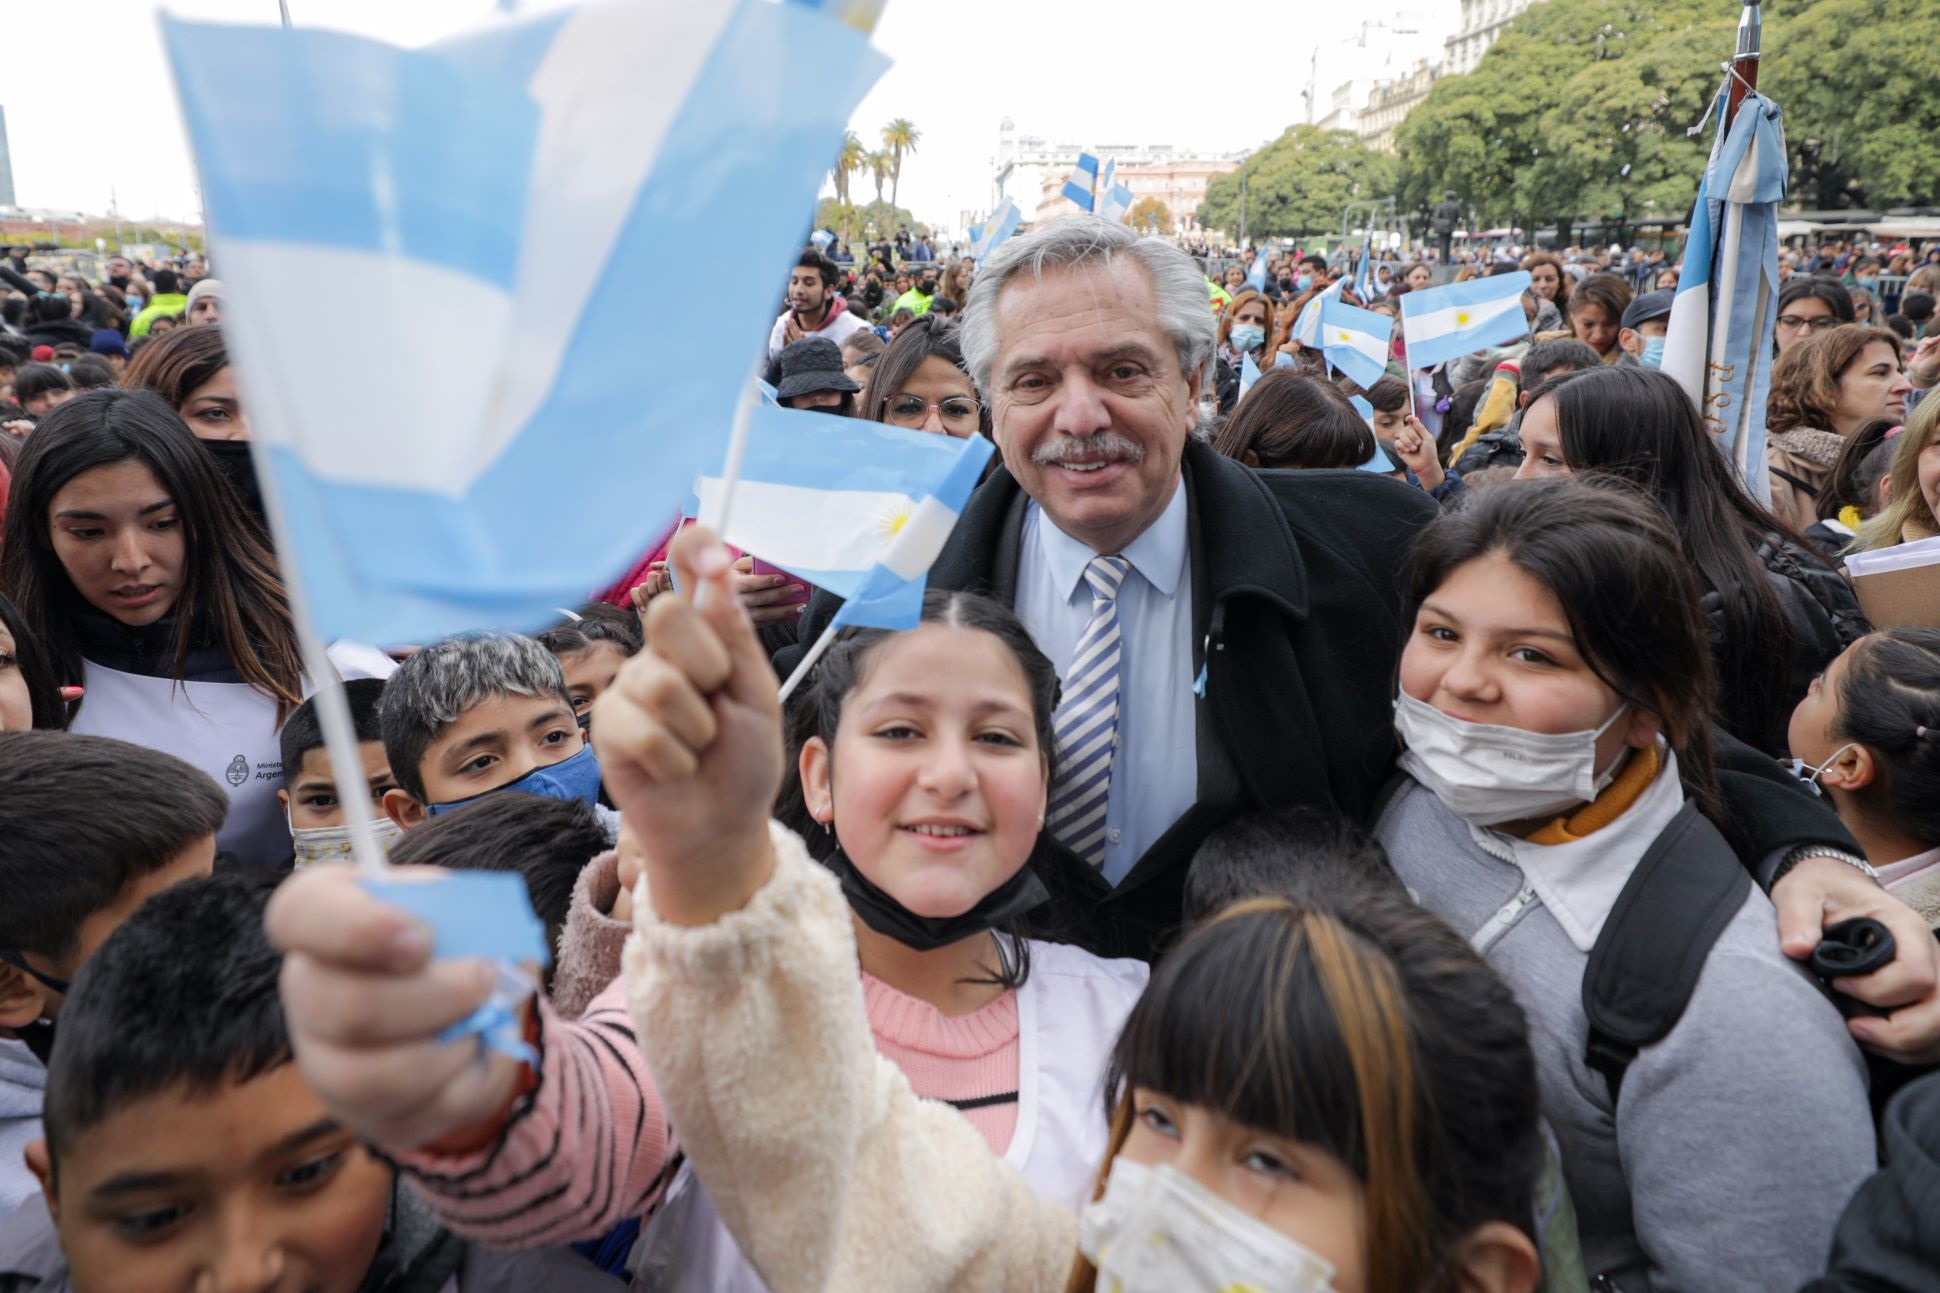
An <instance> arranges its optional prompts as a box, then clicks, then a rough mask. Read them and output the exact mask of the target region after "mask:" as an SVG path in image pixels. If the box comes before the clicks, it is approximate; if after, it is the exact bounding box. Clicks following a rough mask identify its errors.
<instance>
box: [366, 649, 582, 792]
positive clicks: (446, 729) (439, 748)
mask: <svg viewBox="0 0 1940 1293" xmlns="http://www.w3.org/2000/svg"><path fill="white" fill-rule="evenodd" d="M379 712H380V715H381V717H382V722H383V730H384V752H385V754H386V755H387V756H388V758H389V759H390V764H391V774H392V776H394V777H396V778H397V786H396V788H394V789H392V790H390V791H387V792H386V793H385V795H384V811H385V812H387V813H389V814H390V817H391V820H392V821H394V822H396V823H397V824H398V825H399V826H401V827H403V828H404V829H405V830H410V829H411V828H412V827H414V826H416V825H418V824H419V823H421V822H423V821H425V820H426V819H427V818H429V817H435V816H437V815H438V814H439V813H443V812H449V811H450V810H451V809H453V808H456V807H458V806H459V805H460V804H463V803H467V802H469V801H471V800H473V799H476V798H477V797H479V796H480V795H484V794H489V793H491V792H492V791H495V790H508V789H509V790H523V791H527V792H529V793H531V794H537V795H545V796H547V797H548V798H552V799H583V800H585V801H586V802H587V803H589V804H591V803H594V802H596V801H597V799H598V796H599V785H600V777H599V764H598V762H597V761H596V760H595V759H594V757H593V747H592V746H591V745H589V744H587V742H586V736H585V733H584V732H582V731H581V730H580V728H579V724H578V723H577V721H575V719H574V716H573V703H572V696H571V694H570V693H569V692H568V691H567V689H566V676H565V673H564V672H563V671H562V670H561V668H560V665H559V661H558V660H556V659H554V658H553V656H552V654H551V653H550V652H549V651H547V650H546V649H545V648H544V647H543V646H540V645H539V644H538V643H537V642H535V641H533V640H532V639H531V638H529V637H523V636H521V635H519V634H517V633H467V634H461V635H460V636H458V637H451V638H446V639H445V640H444V641H442V642H437V643H434V644H433V645H431V646H428V647H426V648H425V649H424V650H422V651H419V652H418V653H417V654H416V655H413V656H412V657H411V658H410V659H408V660H406V661H405V662H404V663H403V664H402V665H400V666H398V670H397V672H396V673H394V674H392V675H391V678H390V681H389V682H388V683H386V684H385V688H384V699H383V703H382V704H381V705H380V706H379Z"/></svg>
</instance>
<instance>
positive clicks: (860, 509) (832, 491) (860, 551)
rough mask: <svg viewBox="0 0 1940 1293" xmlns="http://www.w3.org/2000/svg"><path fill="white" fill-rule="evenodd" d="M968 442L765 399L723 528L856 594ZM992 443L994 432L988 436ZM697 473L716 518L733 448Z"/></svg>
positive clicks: (811, 576) (706, 512) (815, 579)
mask: <svg viewBox="0 0 1940 1293" xmlns="http://www.w3.org/2000/svg"><path fill="white" fill-rule="evenodd" d="M965 443H966V442H965V441H962V440H954V439H952V438H950V437H949V436H945V435H936V434H934V433H932V432H928V431H907V430H904V429H903V428H901V427H894V426H889V425H886V424H885V423H881V422H868V421H864V420H862V419H860V418H840V417H833V416H831V415H829V414H827V413H810V412H807V411H805V410H800V409H785V408H778V407H772V406H768V405H758V406H756V407H755V408H754V409H753V410H751V412H750V415H749V420H748V445H747V451H746V455H745V457H744V458H743V459H742V463H741V477H740V481H739V483H737V484H736V485H735V488H734V506H733V507H732V508H731V509H730V510H729V513H728V518H727V525H726V526H725V528H724V529H723V530H722V534H721V537H722V538H724V539H726V540H727V541H728V542H729V543H731V544H733V545H734V546H735V547H737V548H740V549H741V550H742V551H744V552H749V553H752V554H753V555H755V556H757V557H759V558H761V559H762V560H763V561H766V562H768V563H769V564H770V565H775V566H779V567H781V568H782V569H783V570H786V571H787V572H788V573H789V574H791V575H794V576H795V577H797V578H798V579H802V580H805V581H807V582H808V583H811V584H814V585H815V586H817V587H818V588H826V589H828V590H829V591H830V592H832V593H834V594H836V595H837V596H839V597H852V596H854V595H855V594H856V593H857V592H858V591H859V590H860V589H861V588H862V586H863V583H864V581H866V580H867V579H868V577H869V572H870V570H871V569H872V568H873V567H875V566H876V564H877V563H878V562H881V561H882V560H884V558H885V556H886V555H887V553H888V552H889V549H890V545H891V543H892V541H893V540H895V539H896V538H897V537H898V536H899V534H900V533H901V532H902V531H903V530H905V529H907V528H908V526H909V524H910V523H911V522H912V521H914V520H916V519H918V514H919V512H920V511H921V508H922V505H923V504H924V501H925V500H926V499H928V498H930V497H931V496H932V495H935V494H937V493H938V491H939V490H940V489H941V488H942V487H943V482H945V481H947V480H949V479H950V474H951V472H952V471H953V470H954V469H955V468H956V467H957V466H958V465H959V463H960V462H961V459H962V453H963V446H964V444H965ZM986 443H987V442H986ZM714 458H715V461H714V462H713V463H712V464H710V465H709V467H708V469H707V470H706V471H704V472H703V473H702V474H701V476H700V479H699V480H698V481H696V482H695V486H694V488H695V492H696V494H697V495H698V496H699V499H700V509H699V515H700V517H701V519H702V520H703V521H705V522H708V523H709V524H715V523H716V522H717V518H718V517H719V515H720V511H721V502H722V499H723V497H724V496H725V493H726V482H725V480H724V478H723V469H724V466H725V454H724V453H723V451H722V450H721V449H720V448H719V447H716V449H715V450H714Z"/></svg>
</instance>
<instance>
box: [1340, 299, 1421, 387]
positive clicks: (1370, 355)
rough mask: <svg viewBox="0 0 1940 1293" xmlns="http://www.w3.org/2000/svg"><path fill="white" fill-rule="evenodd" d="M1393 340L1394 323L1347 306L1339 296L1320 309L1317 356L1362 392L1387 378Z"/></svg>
mask: <svg viewBox="0 0 1940 1293" xmlns="http://www.w3.org/2000/svg"><path fill="white" fill-rule="evenodd" d="M1404 299H1405V298H1404ZM1393 336H1394V320H1393V319H1390V318H1389V317H1388V316H1387V315H1385V314H1381V313H1378V312H1376V311H1374V310H1363V309H1360V308H1359V307H1357V306H1352V305H1349V304H1348V303H1347V302H1346V301H1343V300H1342V299H1341V298H1340V297H1339V296H1334V297H1330V298H1329V299H1328V300H1327V303H1326V304H1325V305H1323V306H1321V307H1320V351H1321V354H1322V355H1324V356H1325V357H1326V359H1327V362H1328V363H1330V364H1332V365H1333V366H1334V367H1336V368H1338V369H1340V370H1341V371H1342V372H1343V373H1346V374H1347V375H1348V376H1349V377H1351V378H1353V379H1354V381H1355V383H1356V384H1357V385H1359V386H1360V388H1361V389H1362V390H1366V389H1367V388H1368V387H1370V386H1372V385H1374V383H1376V382H1378V381H1380V380H1381V378H1382V377H1384V376H1386V375H1387V371H1388V343H1389V341H1390V340H1391V339H1392V338H1393Z"/></svg>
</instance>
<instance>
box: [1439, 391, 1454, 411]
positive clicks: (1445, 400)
mask: <svg viewBox="0 0 1940 1293" xmlns="http://www.w3.org/2000/svg"><path fill="white" fill-rule="evenodd" d="M1452 402H1453V401H1451V400H1450V399H1449V397H1448V396H1446V395H1444V396H1442V397H1441V398H1440V399H1438V400H1436V401H1435V412H1437V413H1446V412H1448V406H1449V405H1450V404H1451V403H1452Z"/></svg>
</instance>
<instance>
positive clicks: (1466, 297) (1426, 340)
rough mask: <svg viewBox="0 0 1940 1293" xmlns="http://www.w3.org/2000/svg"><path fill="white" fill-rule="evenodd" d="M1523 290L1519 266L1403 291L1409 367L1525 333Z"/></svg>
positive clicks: (1526, 273) (1443, 359) (1525, 278)
mask: <svg viewBox="0 0 1940 1293" xmlns="http://www.w3.org/2000/svg"><path fill="white" fill-rule="evenodd" d="M1528 290H1529V271H1528V270H1524V269H1519V270H1517V271H1516V272H1515V273H1513V274H1497V275H1495V276H1494V277H1493V278H1476V279H1470V280H1469V281H1468V282H1466V283H1450V284H1448V285H1447V286H1446V287H1425V288H1422V289H1421V290H1420V291H1418V292H1410V293H1408V294H1407V295H1406V296H1404V297H1402V298H1401V334H1402V336H1403V337H1404V338H1406V340H1407V346H1408V367H1410V368H1433V367H1434V366H1435V365H1436V364H1439V363H1445V362H1446V361H1448V360H1450V359H1455V358H1458V357H1460V356H1462V355H1466V354H1468V353H1470V352H1471V351H1475V350H1481V349H1483V348H1484V347H1487V346H1495V345H1500V344H1501V343H1503V342H1505V341H1512V340H1514V339H1515V338H1517V337H1520V336H1524V335H1526V334H1527V333H1528V331H1529V316H1528V315H1526V314H1524V313H1523V309H1522V294H1523V293H1524V292H1526V291H1528Z"/></svg>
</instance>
